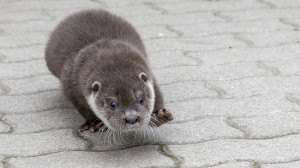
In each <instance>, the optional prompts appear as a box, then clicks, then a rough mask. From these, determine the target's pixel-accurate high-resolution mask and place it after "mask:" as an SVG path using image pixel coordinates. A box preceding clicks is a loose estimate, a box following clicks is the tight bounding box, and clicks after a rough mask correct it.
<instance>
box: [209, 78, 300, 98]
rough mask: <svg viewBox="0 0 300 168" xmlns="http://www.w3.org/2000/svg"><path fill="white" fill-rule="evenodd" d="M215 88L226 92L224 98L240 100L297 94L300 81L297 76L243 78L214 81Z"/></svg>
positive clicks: (212, 83)
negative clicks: (269, 95) (271, 95)
mask: <svg viewBox="0 0 300 168" xmlns="http://www.w3.org/2000/svg"><path fill="white" fill-rule="evenodd" d="M210 84H211V85H212V86H213V87H218V88H221V89H223V90H226V92H227V94H226V95H224V97H227V98H238V97H249V96H253V95H257V94H270V93H274V92H276V93H277V94H285V93H297V92H298V91H299V86H300V79H299V77H297V76H291V77H280V76H278V77H266V76H262V77H244V78H243V77H242V78H240V79H236V80H228V81H225V80H224V81H221V80H220V81H213V82H211V83H210Z"/></svg>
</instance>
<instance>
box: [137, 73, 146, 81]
mask: <svg viewBox="0 0 300 168" xmlns="http://www.w3.org/2000/svg"><path fill="white" fill-rule="evenodd" d="M139 77H140V79H141V80H142V81H144V82H147V81H148V76H147V74H145V73H144V72H141V73H140V74H139Z"/></svg>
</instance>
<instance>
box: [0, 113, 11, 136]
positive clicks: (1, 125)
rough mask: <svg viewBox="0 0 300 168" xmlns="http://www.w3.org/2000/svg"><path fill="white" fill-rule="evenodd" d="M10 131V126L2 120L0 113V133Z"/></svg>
mask: <svg viewBox="0 0 300 168" xmlns="http://www.w3.org/2000/svg"><path fill="white" fill-rule="evenodd" d="M9 131H10V126H9V125H8V124H7V123H5V122H4V121H3V116H1V115H0V134H1V133H7V132H9Z"/></svg>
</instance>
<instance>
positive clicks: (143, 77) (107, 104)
mask: <svg viewBox="0 0 300 168" xmlns="http://www.w3.org/2000/svg"><path fill="white" fill-rule="evenodd" d="M154 100H155V94H154V88H153V82H152V81H151V80H150V79H149V76H148V75H147V74H146V73H144V72H139V73H138V74H133V75H130V76H126V77H125V78H123V79H118V78H110V79H107V80H103V81H94V82H93V83H92V85H91V91H90V95H89V96H88V97H87V101H88V103H89V105H90V107H91V108H92V110H93V112H94V113H95V115H96V116H97V117H98V118H99V119H101V120H102V121H103V122H104V124H105V125H106V126H107V127H109V128H110V129H112V130H117V131H132V130H136V129H140V128H143V127H145V126H147V125H148V124H149V121H150V118H151V113H152V111H153V108H154Z"/></svg>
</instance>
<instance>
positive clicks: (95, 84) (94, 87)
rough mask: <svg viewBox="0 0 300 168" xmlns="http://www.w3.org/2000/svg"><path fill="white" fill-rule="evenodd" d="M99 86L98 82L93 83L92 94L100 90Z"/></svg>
mask: <svg viewBox="0 0 300 168" xmlns="http://www.w3.org/2000/svg"><path fill="white" fill-rule="evenodd" d="M100 86H101V84H100V83H99V82H98V81H95V82H94V83H93V84H92V92H94V93H96V92H98V90H99V89H100Z"/></svg>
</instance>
